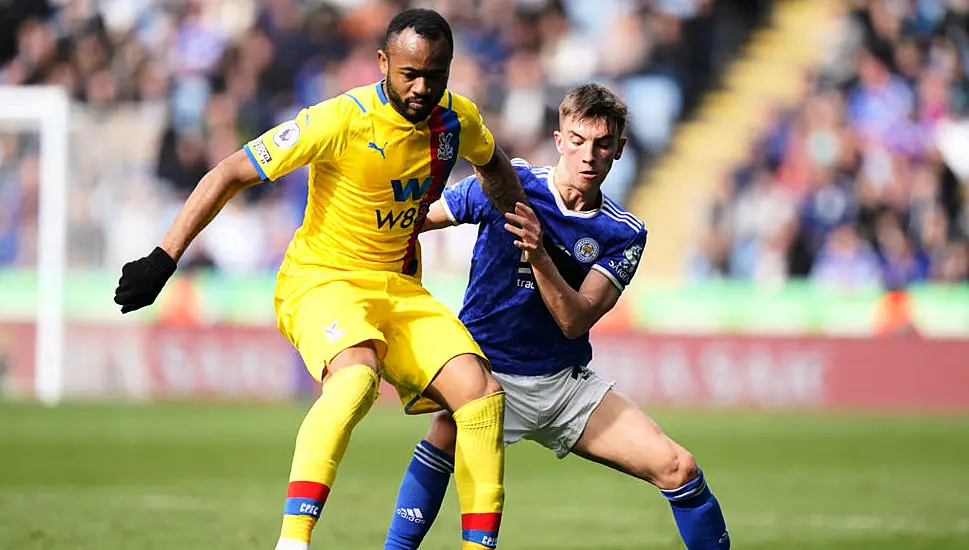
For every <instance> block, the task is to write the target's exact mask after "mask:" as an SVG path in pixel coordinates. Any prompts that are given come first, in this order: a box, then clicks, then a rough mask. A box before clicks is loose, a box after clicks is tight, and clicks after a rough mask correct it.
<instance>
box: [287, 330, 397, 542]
mask: <svg viewBox="0 0 969 550" xmlns="http://www.w3.org/2000/svg"><path fill="white" fill-rule="evenodd" d="M341 356H342V357H341ZM337 359H341V360H342V361H336V360H334V361H332V362H331V365H330V367H331V370H333V371H334V372H332V373H331V376H330V378H329V379H328V380H326V382H325V383H323V389H322V392H321V393H320V397H319V398H318V399H317V400H316V403H314V404H313V406H312V407H311V408H310V410H309V412H307V413H306V417H305V418H304V419H303V423H302V425H300V429H299V433H298V434H297V436H296V449H295V451H294V453H293V465H292V469H291V470H290V476H289V487H288V490H287V492H286V505H285V511H284V514H283V525H282V529H281V532H280V537H279V541H278V542H277V544H276V550H307V549H308V548H309V543H310V538H311V535H312V531H313V527H314V526H315V525H316V522H317V520H318V519H319V517H320V514H321V513H322V511H323V506H324V504H325V503H326V499H327V496H328V495H329V493H330V488H331V487H332V486H333V480H334V479H335V478H336V472H337V468H338V467H339V465H340V461H341V460H342V458H343V454H344V453H345V452H346V449H347V444H348V443H349V441H350V434H351V432H352V431H353V428H354V427H355V426H356V425H357V423H358V422H359V421H360V419H362V418H363V417H364V416H365V415H366V414H367V412H368V411H369V410H370V407H371V406H372V405H373V403H374V401H375V400H376V398H377V387H378V384H379V382H380V380H379V378H378V376H377V369H376V364H377V356H376V352H375V351H374V349H373V347H372V345H369V344H368V343H367V344H364V345H361V346H357V347H355V348H351V349H350V350H347V351H344V352H343V353H341V355H340V356H337ZM351 360H352V361H351ZM348 361H349V362H354V361H360V362H359V363H355V364H351V365H347V362H348Z"/></svg>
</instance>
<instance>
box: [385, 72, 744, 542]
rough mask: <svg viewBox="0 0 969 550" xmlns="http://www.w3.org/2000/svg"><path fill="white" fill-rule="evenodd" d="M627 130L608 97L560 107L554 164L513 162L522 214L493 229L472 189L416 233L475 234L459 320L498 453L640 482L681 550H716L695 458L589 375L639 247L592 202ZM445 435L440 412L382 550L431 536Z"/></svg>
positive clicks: (446, 466)
mask: <svg viewBox="0 0 969 550" xmlns="http://www.w3.org/2000/svg"><path fill="white" fill-rule="evenodd" d="M626 116H627V115H626V106H625V105H624V104H623V102H622V101H621V100H620V99H619V98H618V97H617V96H616V95H615V94H613V93H612V92H611V91H609V90H608V89H607V88H605V87H603V86H600V85H597V84H585V85H581V86H578V87H576V88H574V89H572V90H571V91H569V93H568V94H567V95H566V96H565V99H564V100H563V101H562V103H561V104H560V105H559V130H558V131H556V132H555V133H554V136H555V145H556V148H557V149H558V151H559V153H560V154H561V157H560V160H559V162H558V164H557V165H556V166H530V165H529V164H528V163H527V162H525V161H523V160H521V159H515V160H514V161H512V164H513V165H514V166H515V168H516V170H517V171H518V174H519V177H520V179H521V182H522V185H523V186H524V188H525V193H526V195H527V197H528V200H529V202H530V203H531V204H530V206H528V205H524V204H520V203H519V204H518V205H517V208H516V212H515V213H514V214H512V213H509V214H505V215H504V216H502V214H501V212H499V211H498V210H497V209H495V208H494V207H493V206H492V205H491V204H490V203H489V201H488V199H487V197H486V196H485V194H484V193H483V192H482V190H481V187H480V186H479V184H478V182H477V180H476V178H475V177H474V176H471V177H468V178H466V179H464V180H462V181H461V182H460V183H458V184H457V185H454V186H452V187H449V188H447V189H445V191H444V194H443V196H442V198H441V199H440V200H439V201H438V202H436V203H435V204H434V205H432V206H431V209H430V212H429V213H428V216H427V220H426V221H425V224H424V230H425V231H426V230H431V229H439V228H442V227H446V226H449V225H452V224H462V223H474V224H478V226H479V230H478V238H477V242H476V243H475V247H474V254H473V258H472V260H471V274H470V282H469V284H468V288H467V291H466V293H465V297H464V305H463V307H462V309H461V313H460V318H461V321H462V322H464V324H465V325H466V326H467V327H468V329H469V330H470V332H471V334H472V336H474V338H475V340H476V341H477V342H478V343H479V344H480V346H481V348H482V350H484V352H485V354H486V355H487V357H488V359H489V360H490V361H491V363H492V368H493V371H494V375H495V378H497V379H498V381H499V382H500V383H501V385H502V387H503V388H504V390H505V419H504V438H505V444H506V445H508V444H512V443H515V442H517V441H519V440H521V439H531V440H533V441H535V442H537V443H539V444H540V445H543V446H545V447H547V448H548V449H550V450H551V451H553V452H554V453H555V455H556V456H557V457H559V458H563V457H564V456H566V455H567V454H568V453H570V452H571V453H575V454H577V455H579V456H581V457H583V458H586V459H588V460H591V461H593V462H598V463H600V464H604V465H606V466H609V467H611V468H614V469H616V470H618V471H620V472H623V473H626V474H628V475H631V476H634V477H637V478H639V479H643V480H645V481H648V482H649V483H651V484H653V485H655V486H656V487H657V488H659V489H660V491H661V493H662V494H663V496H664V497H665V498H666V499H667V500H668V501H669V503H670V507H671V508H672V512H673V517H674V519H675V520H676V524H677V527H678V528H679V531H680V536H681V537H682V539H683V542H684V544H685V545H686V547H687V549H688V550H714V549H716V550H724V549H727V548H730V537H729V535H728V534H727V527H726V522H725V521H724V518H723V513H722V512H721V510H720V504H719V503H718V502H717V499H716V498H715V497H714V496H713V493H712V492H711V491H710V488H709V486H708V485H707V483H706V480H705V479H704V477H703V472H702V471H701V470H700V469H699V468H698V467H697V464H696V461H695V460H694V458H693V456H692V455H691V454H690V453H689V452H688V451H687V450H686V449H684V448H683V447H681V446H680V445H679V444H678V443H676V442H675V441H673V440H672V439H670V438H669V437H668V436H667V435H666V434H665V433H664V432H663V431H662V430H661V429H660V428H659V426H657V425H656V423H655V422H653V420H652V419H650V418H649V416H647V415H646V414H645V413H643V412H642V411H641V410H640V409H639V408H638V407H637V406H636V405H635V404H634V403H633V402H632V401H630V400H629V399H628V398H626V397H624V396H623V395H621V394H620V393H618V392H616V391H615V390H613V389H612V386H613V384H612V383H610V382H607V381H606V380H603V379H602V378H600V377H599V376H598V375H596V374H595V373H594V372H592V371H591V370H589V369H588V368H587V365H588V364H589V362H590V360H591V359H592V346H591V345H590V343H589V330H590V329H591V328H592V326H593V325H594V324H595V323H596V322H597V321H598V320H599V319H600V318H601V317H602V316H603V315H604V314H605V313H606V312H608V311H609V310H610V309H612V307H613V306H614V305H615V304H616V302H617V301H618V300H619V296H620V294H621V293H622V291H623V289H624V288H625V287H626V285H627V284H629V282H630V280H631V279H632V277H633V274H634V273H635V272H636V268H637V266H638V264H639V260H640V257H641V255H642V252H643V248H644V247H645V245H646V229H645V228H644V227H643V224H642V222H640V221H639V220H637V219H636V218H635V217H634V216H633V215H632V214H629V213H628V212H626V211H625V210H623V209H622V208H621V207H620V206H618V205H617V204H616V203H615V202H614V201H612V200H611V199H609V198H608V197H606V196H605V195H603V194H602V193H601V191H600V187H601V185H602V182H603V180H605V178H606V175H607V174H608V173H609V170H610V169H611V168H612V163H613V161H614V160H617V159H619V157H620V156H621V154H622V149H623V146H624V145H625V141H626V140H625V138H624V137H622V132H623V129H624V127H625V124H626ZM539 220H541V224H540V223H539ZM509 222H510V223H509ZM455 434H456V431H455V424H454V421H453V420H452V419H451V417H450V416H449V415H448V414H447V413H446V412H443V413H438V414H437V415H436V416H434V417H433V419H432V421H431V427H430V430H429V432H428V434H427V437H426V438H425V439H424V440H423V441H421V442H420V443H418V444H417V447H416V449H415V450H414V456H413V459H412V460H411V463H410V465H409V466H408V468H407V471H406V472H405V474H404V479H403V481H402V483H401V487H400V491H399V493H398V498H397V504H396V507H395V513H394V517H393V520H392V523H391V526H390V530H389V532H388V534H387V539H386V542H385V544H384V549H385V550H399V549H415V548H418V546H419V545H420V543H421V541H422V540H423V538H424V535H426V534H427V532H428V530H429V529H430V527H431V524H432V523H433V522H434V519H435V518H436V516H437V513H438V511H439V510H440V507H441V503H442V501H443V499H444V494H445V492H446V490H447V485H448V481H449V479H450V475H451V473H452V472H453V471H454V458H453V457H454V453H455ZM475 528H476V526H475V525H467V524H463V525H462V530H463V531H466V532H469V531H474V530H475Z"/></svg>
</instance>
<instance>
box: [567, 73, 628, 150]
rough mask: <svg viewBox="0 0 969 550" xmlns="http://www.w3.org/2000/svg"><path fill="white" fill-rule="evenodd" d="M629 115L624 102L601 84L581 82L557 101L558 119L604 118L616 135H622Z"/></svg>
mask: <svg viewBox="0 0 969 550" xmlns="http://www.w3.org/2000/svg"><path fill="white" fill-rule="evenodd" d="M628 116H629V114H628V109H627V107H626V104H625V103H623V101H622V100H621V99H619V96H617V95H616V94H614V93H613V92H612V90H610V89H609V88H606V87H605V86H602V85H601V84H594V83H590V84H581V85H579V86H576V87H575V88H572V89H571V90H569V92H568V93H567V94H565V99H563V100H562V103H559V120H565V119H569V118H571V119H576V120H604V121H605V122H606V126H607V127H608V128H609V130H610V131H611V132H614V133H615V134H616V137H619V136H621V135H622V132H623V130H624V129H625V128H626V119H627V117H628Z"/></svg>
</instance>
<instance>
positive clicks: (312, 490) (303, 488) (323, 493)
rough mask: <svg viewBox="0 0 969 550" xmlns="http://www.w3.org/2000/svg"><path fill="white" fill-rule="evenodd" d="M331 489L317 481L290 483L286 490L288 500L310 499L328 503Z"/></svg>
mask: <svg viewBox="0 0 969 550" xmlns="http://www.w3.org/2000/svg"><path fill="white" fill-rule="evenodd" d="M329 494H330V488H329V487H327V486H326V485H325V484H323V483H319V482H316V481H290V482H289V487H287V489H286V498H308V499H311V500H318V501H320V502H326V497H327V496H329Z"/></svg>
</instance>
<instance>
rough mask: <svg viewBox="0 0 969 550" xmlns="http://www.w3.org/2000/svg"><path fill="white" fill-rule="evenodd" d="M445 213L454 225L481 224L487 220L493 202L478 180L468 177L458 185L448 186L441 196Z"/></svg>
mask: <svg viewBox="0 0 969 550" xmlns="http://www.w3.org/2000/svg"><path fill="white" fill-rule="evenodd" d="M441 205H442V206H443V207H444V213H445V214H447V217H448V219H450V220H451V223H453V224H454V225H460V224H462V223H481V222H482V221H484V220H485V216H486V214H487V212H488V209H490V208H491V202H489V201H488V197H486V196H485V194H484V191H482V190H481V186H480V185H478V179H477V178H475V177H474V176H468V177H466V178H464V179H463V180H461V181H459V182H458V183H456V184H454V185H451V186H448V187H446V188H445V189H444V193H442V194H441Z"/></svg>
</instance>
